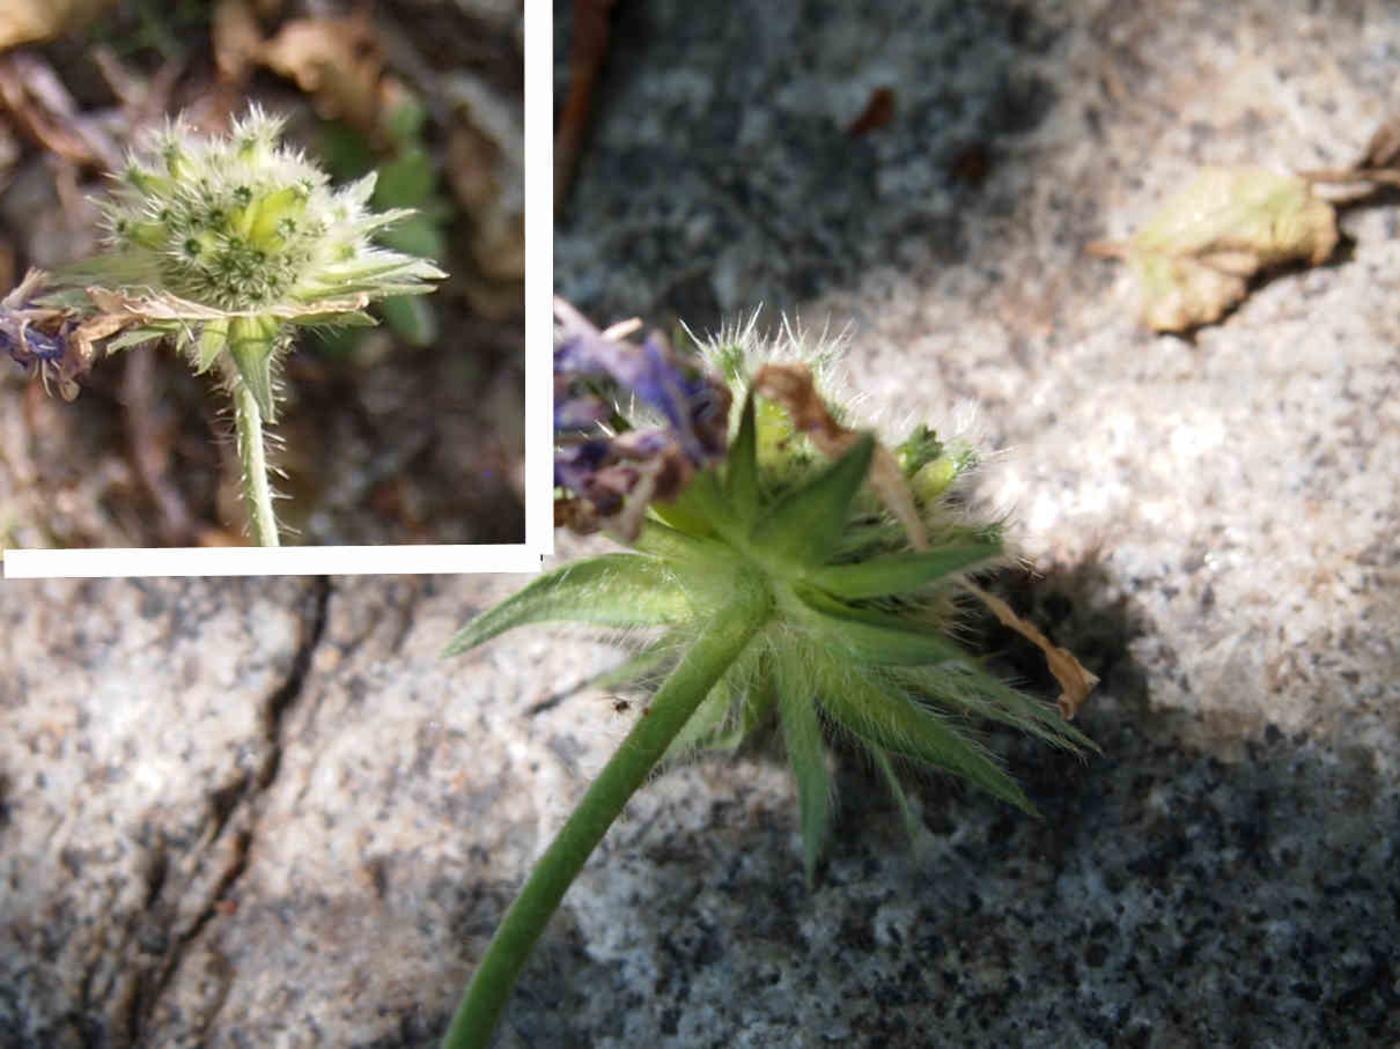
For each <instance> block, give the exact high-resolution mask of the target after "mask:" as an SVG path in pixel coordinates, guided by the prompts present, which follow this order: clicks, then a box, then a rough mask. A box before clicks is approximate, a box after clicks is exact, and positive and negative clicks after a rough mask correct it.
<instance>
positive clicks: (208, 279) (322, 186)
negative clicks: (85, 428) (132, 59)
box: [55, 109, 444, 544]
mask: <svg viewBox="0 0 1400 1049" xmlns="http://www.w3.org/2000/svg"><path fill="white" fill-rule="evenodd" d="M281 130H282V123H281V121H280V120H277V119H274V118H271V117H268V116H266V115H264V114H263V113H262V112H261V111H259V110H257V109H253V110H252V111H250V112H249V114H248V115H247V116H246V117H245V118H243V119H242V120H240V121H238V122H237V123H236V124H235V125H234V127H233V129H232V130H231V131H230V133H229V134H228V135H225V136H215V137H201V136H198V135H195V134H194V133H192V132H191V131H190V130H189V129H188V128H186V127H185V126H183V125H182V124H180V123H178V122H177V123H174V124H172V125H171V126H169V127H168V128H167V129H165V130H164V131H163V132H161V133H159V134H157V135H155V136H154V137H152V138H151V139H150V141H149V142H148V143H147V144H146V146H145V148H143V149H140V150H138V151H136V152H135V153H133V154H132V155H131V157H130V158H129V159H128V161H127V164H126V166H125V168H124V169H123V170H122V171H121V172H120V173H118V175H117V176H116V188H115V189H114V190H113V192H112V194H111V197H110V199H108V200H106V201H104V202H103V204H102V211H103V216H104V223H105V229H106V238H105V239H106V244H105V247H106V250H105V253H104V254H101V255H99V256H97V257H95V258H93V259H89V260H87V261H85V262H82V263H78V264H76V265H74V266H71V267H69V268H67V269H66V270H63V271H60V272H59V273H57V274H55V284H56V286H57V287H58V288H60V289H64V290H63V291H62V292H61V293H60V294H59V295H58V296H55V300H56V301H57V302H58V303H60V304H63V305H69V306H73V307H75V308H78V309H80V310H89V311H90V310H92V309H94V307H95V308H96V309H98V310H100V311H104V312H109V313H117V314H119V315H121V316H123V317H126V318H128V320H129V322H130V323H129V324H128V326H127V327H126V330H125V331H124V332H123V333H122V334H121V335H120V336H119V337H118V338H115V339H113V340H112V341H111V342H110V343H108V347H107V348H108V350H109V351H110V350H119V349H123V348H125V347H129V346H134V345H138V344H140V343H143V342H150V341H153V340H156V339H160V338H165V337H168V338H170V339H172V340H173V341H174V342H175V344H176V347H177V348H178V349H179V350H180V351H181V352H182V353H183V354H185V355H186V356H187V357H188V358H189V360H190V362H191V364H192V365H193V366H194V368H195V370H196V371H198V372H200V373H204V372H208V371H211V370H214V371H216V373H217V374H219V375H220V376H221V377H222V378H224V379H225V380H226V381H227V382H228V384H229V386H230V392H231V394H232V396H233V399H234V405H235V411H236V412H237V413H238V415H239V430H238V432H239V443H240V450H241V452H242V456H243V459H244V462H245V467H246V466H247V465H248V464H250V463H254V462H256V463H262V462H263V461H264V457H263V454H262V450H261V447H257V448H253V447H250V444H252V443H257V444H260V442H261V440H262V425H263V424H264V423H270V422H274V421H275V419H276V409H277V398H276V382H275V378H276V375H277V371H278V366H279V364H280V360H281V357H282V355H283V354H284V352H285V351H286V350H287V348H288V347H289V345H290V343H291V341H292V337H293V334H294V332H295V331H296V329H297V328H300V327H314V326H345V325H359V324H371V323H373V321H372V320H371V318H370V317H369V316H368V315H367V314H366V313H365V312H364V309H365V307H366V306H367V305H368V304H369V303H370V302H371V301H373V300H377V299H382V298H384V297H386V296H397V295H416V294H422V293H426V292H429V291H432V290H433V285H432V284H431V283H430V282H432V281H434V280H437V279H439V278H441V277H442V276H444V274H443V273H442V272H441V271H440V270H439V269H438V268H437V267H436V266H434V265H433V264H432V263H431V262H428V261H426V260H424V259H420V258H415V257H413V256H411V255H404V254H400V253H399V252H395V251H389V250H386V249H385V248H382V247H377V246H376V245H375V244H374V242H373V238H374V236H375V234H376V232H378V231H382V230H383V229H384V228H385V227H387V226H389V225H390V224H392V223H395V222H397V221H399V220H401V219H403V218H406V217H407V216H409V215H411V214H412V212H410V211H405V210H392V211H384V212H378V213H376V212H372V211H370V210H369V208H368V206H367V204H368V202H369V199H370V196H371V195H372V194H373V192H374V185H375V176H374V175H372V174H371V175H369V176H367V177H365V178H363V179H360V180H359V181H357V182H354V183H352V184H350V185H348V186H344V187H341V188H336V187H333V186H331V184H330V180H329V178H328V176H327V175H326V174H325V173H324V172H323V171H322V170H321V169H320V168H319V167H317V165H316V164H315V163H313V162H312V161H311V160H309V159H307V158H306V157H305V156H303V155H302V154H301V153H300V152H298V151H297V150H295V149H293V148H291V147H288V146H286V145H283V144H282V143H281V141H280V135H281ZM245 406H246V408H245ZM248 411H256V413H257V416H258V417H257V418H256V419H249V418H246V417H245V416H246V413H247V412H248ZM246 473H247V469H245V475H246ZM245 480H246V477H245ZM258 487H260V488H261V489H263V491H264V494H260V493H259V492H257V491H254V490H253V489H254V488H258ZM266 488H267V485H266V478H265V477H264V478H263V479H262V481H261V482H260V484H259V485H253V486H246V485H245V495H247V497H248V501H249V503H250V510H251V514H252V517H253V531H254V535H255V537H256V538H257V539H258V540H259V542H262V543H265V544H266V543H275V542H276V538H277V536H276V530H275V528H274V529H273V531H272V532H271V534H268V533H267V528H266V525H267V523H268V522H271V521H272V517H271V506H270V503H266V502H264V503H259V502H258V500H259V499H263V498H270V494H266Z"/></svg>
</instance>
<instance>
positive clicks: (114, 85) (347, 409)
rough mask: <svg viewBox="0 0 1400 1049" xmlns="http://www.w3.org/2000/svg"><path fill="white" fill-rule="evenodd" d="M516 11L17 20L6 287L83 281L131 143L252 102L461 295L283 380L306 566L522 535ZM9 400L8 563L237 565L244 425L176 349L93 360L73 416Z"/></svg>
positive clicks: (332, 7)
mask: <svg viewBox="0 0 1400 1049" xmlns="http://www.w3.org/2000/svg"><path fill="white" fill-rule="evenodd" d="M522 55H523V39H522V5H521V3H520V0H384V2H380V3H374V4H364V3H334V2H325V0H165V2H161V0H6V2H5V3H4V4H3V5H0V286H3V288H4V289H8V288H10V287H11V286H13V284H14V283H15V282H16V281H17V280H18V279H19V277H20V276H22V274H23V273H24V271H25V270H26V269H27V268H28V267H30V266H39V267H53V266H58V265H62V264H63V263H65V262H68V261H71V260H73V259H76V258H81V257H83V256H84V255H86V254H88V253H90V252H91V251H92V249H93V248H94V246H95V245H96V242H97V238H98V235H99V230H98V227H97V224H96V218H97V212H96V209H95V208H94V207H93V204H92V199H93V198H94V197H97V196H100V194H101V193H102V191H103V181H104V179H105V177H106V175H107V174H108V173H109V172H110V171H111V170H112V169H113V168H114V167H115V166H116V165H117V164H119V163H120V162H121V158H122V155H123V153H124V152H125V150H126V149H127V148H128V146H129V145H130V143H131V142H132V141H133V140H134V139H135V138H136V137H137V136H139V135H141V134H142V133H143V132H144V131H145V130H147V129H148V128H151V127H155V126H159V125H160V124H161V123H162V122H163V121H165V120H166V119H167V118H169V117H171V116H173V115H175V114H177V113H182V114H184V115H185V117H186V119H188V120H189V121H191V122H192V123H194V124H195V125H196V126H198V127H200V128H205V129H208V130H211V131H218V130H221V129H223V128H224V127H226V126H227V124H228V122H229V121H230V120H231V119H232V118H233V117H235V116H237V115H238V114H239V113H241V112H242V111H243V110H244V109H245V108H246V107H247V105H248V104H249V103H250V102H256V103H258V104H260V105H262V106H264V107H265V108H266V109H268V110H270V111H272V112H275V113H278V114H280V115H283V116H285V117H286V118H287V120H288V133H289V137H290V138H291V139H292V140H293V141H295V142H296V143H297V144H298V145H299V146H301V147H302V148H304V149H306V150H307V151H308V152H310V153H311V154H312V155H314V156H315V157H316V158H317V159H318V160H319V161H320V162H321V163H322V165H323V166H325V167H326V168H327V170H329V171H330V172H331V174H332V177H333V178H334V179H335V180H336V181H338V182H339V181H346V180H349V179H352V178H356V177H359V176H362V175H364V174H367V173H369V172H370V171H375V172H377V174H378V185H377V188H376V192H375V196H374V200H373V204H374V206H375V207H376V208H379V209H383V208H391V207H393V208H397V207H407V208H413V209H415V210H416V212H417V214H416V215H414V216H413V217H412V218H411V219H409V220H407V221H405V222H403V223H402V224H400V225H399V226H397V227H395V228H393V229H391V230H389V231H388V232H387V233H386V234H385V235H384V237H383V238H382V239H383V241H384V242H385V243H386V244H387V245H388V246H391V247H394V248H396V249H398V250H400V251H405V252H410V253H413V254H417V255H421V256H424V257H427V258H432V259H435V260H437V261H438V262H439V264H440V265H441V266H442V267H443V268H444V269H445V270H447V271H448V273H449V274H450V278H449V280H448V281H447V282H445V284H444V286H443V288H442V290H441V291H440V292H439V293H438V294H436V295H434V296H431V297H429V298H426V299H417V300H414V299H396V300H390V301H388V302H386V303H384V304H382V306H381V307H380V308H379V315H380V317H381V319H382V321H383V324H382V325H381V326H380V327H378V328H375V329H368V330H365V329H359V330H345V331H338V332H332V333H330V334H329V335H327V336H324V337H321V338H317V339H307V340H304V341H303V343H302V344H300V345H299V346H298V347H297V352H295V353H294V354H293V355H292V356H291V357H290V358H289V360H288V364H287V368H286V372H285V374H284V376H283V381H284V383H285V386H286V395H287V404H288V411H287V413H286V416H285V418H284V421H283V423H282V425H280V426H279V428H278V435H279V436H280V438H281V449H280V452H279V453H278V456H277V462H278V466H279V467H280V469H281V470H282V472H283V474H284V479H283V481H282V483H281V485H280V487H281V489H282V490H283V491H284V492H285V493H286V494H287V496H288V499H287V501H286V503H284V504H283V506H282V508H281V512H282V514H283V516H284V517H285V519H286V520H287V521H288V522H289V523H290V524H291V526H292V527H293V528H294V529H295V532H296V534H295V535H294V537H293V541H294V542H303V543H315V544H331V543H356V544H359V543H370V544H373V543H395V542H471V541H499V542H508V541H518V540H519V539H520V538H521V537H522V534H523V497H522V490H521V484H522V479H523V436H522V426H523V407H524V403H523V402H524V387H523V347H522V339H523V321H522V299H523V279H524V246H523V230H524V221H523V211H524V208H523V185H522V151H523V130H522V115H521V101H522V85H523V59H522ZM24 380H25V377H24V375H23V374H22V373H21V372H20V369H18V368H17V367H16V368H6V369H5V370H4V372H3V377H0V399H3V400H4V401H6V402H13V406H14V407H16V408H17V409H18V410H17V411H15V412H5V414H6V415H7V416H8V417H9V418H10V422H9V423H8V424H7V427H8V432H7V433H6V434H4V435H3V436H0V440H3V444H4V446H5V449H6V450H5V452H4V454H3V455H0V530H2V531H3V536H0V541H3V543H4V545H18V546H31V547H33V546H64V547H71V546H151V545H207V544H230V543H242V542H244V541H245V539H244V537H243V535H242V534H241V529H240V526H239V523H238V522H239V521H240V520H241V514H240V511H239V508H238V505H237V496H236V492H235V486H234V484H233V478H234V476H235V473H234V469H235V467H234V456H233V448H232V442H231V440H230V438H229V432H230V426H229V421H228V420H227V419H226V418H224V417H222V416H221V415H220V414H219V413H218V411H217V409H216V408H215V407H213V406H212V405H213V403H215V402H217V399H210V398H205V397H203V396H202V394H203V393H204V392H205V391H203V390H202V389H201V388H200V386H199V382H200V380H195V379H193V378H192V377H191V376H189V375H187V374H186V373H185V370H184V366H183V364H182V362H180V361H178V360H176V359H175V358H174V355H173V354H171V353H169V352H168V351H165V350H161V349H156V350H154V351H150V350H145V351H133V352H132V353H130V354H122V355H120V356H118V357H114V358H110V359H107V360H99V361H98V362H97V363H96V365H95V366H94V368H93V370H92V371H91V373H90V374H89V375H87V376H86V377H85V378H84V380H83V394H82V396H80V397H79V399H78V400H77V401H76V402H75V403H74V404H72V405H61V404H52V403H48V402H47V401H45V400H44V399H43V398H42V396H37V395H36V394H35V391H34V389H32V388H30V387H29V385H28V384H26V382H25V381H24Z"/></svg>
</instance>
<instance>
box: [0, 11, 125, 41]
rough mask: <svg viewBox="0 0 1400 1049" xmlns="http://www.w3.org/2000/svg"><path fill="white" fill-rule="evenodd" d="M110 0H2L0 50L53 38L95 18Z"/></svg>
mask: <svg viewBox="0 0 1400 1049" xmlns="http://www.w3.org/2000/svg"><path fill="white" fill-rule="evenodd" d="M113 2H114V0H4V3H0V51H4V50H6V49H7V48H11V47H19V46H20V45H21V44H38V43H43V42H44V41H46V40H53V39H55V38H56V37H60V36H62V35H63V34H64V33H67V32H69V31H70V30H73V29H77V28H79V27H81V26H82V25H84V24H85V23H87V22H88V21H89V20H90V19H92V18H94V17H96V16H97V15H98V14H99V13H100V12H101V11H102V9H103V8H105V7H111V6H112V4H113Z"/></svg>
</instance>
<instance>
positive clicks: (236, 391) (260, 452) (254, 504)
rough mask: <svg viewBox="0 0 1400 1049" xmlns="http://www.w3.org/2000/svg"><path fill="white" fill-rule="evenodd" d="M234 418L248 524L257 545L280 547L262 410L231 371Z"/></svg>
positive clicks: (242, 382) (245, 386)
mask: <svg viewBox="0 0 1400 1049" xmlns="http://www.w3.org/2000/svg"><path fill="white" fill-rule="evenodd" d="M230 372H232V374H230V376H229V389H230V392H231V393H232V394H233V417H234V419H235V420H236V421H237V426H238V458H239V459H240V460H241V461H242V463H243V500H244V502H246V503H247V504H248V525H249V528H250V529H251V531H252V534H253V542H254V543H256V544H257V545H258V546H277V545H278V541H277V515H276V514H275V513H274V512H273V509H272V485H271V484H270V483H269V482H268V479H267V449H266V447H265V444H264V440H263V418H262V410H261V409H260V408H258V401H257V398H256V397H254V396H253V391H252V390H251V389H249V387H248V384H247V383H245V382H244V381H243V379H242V378H241V377H240V376H239V375H238V373H237V372H236V371H233V369H230Z"/></svg>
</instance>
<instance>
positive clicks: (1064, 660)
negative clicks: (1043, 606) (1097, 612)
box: [963, 583, 1099, 721]
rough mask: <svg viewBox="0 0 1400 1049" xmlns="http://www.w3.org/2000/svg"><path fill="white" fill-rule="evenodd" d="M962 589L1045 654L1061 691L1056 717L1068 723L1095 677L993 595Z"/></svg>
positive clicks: (965, 585)
mask: <svg viewBox="0 0 1400 1049" xmlns="http://www.w3.org/2000/svg"><path fill="white" fill-rule="evenodd" d="M963 589H965V590H966V591H967V592H968V593H970V594H972V595H973V596H974V597H976V598H977V599H978V600H979V601H981V602H982V603H983V604H984V605H986V606H987V608H988V609H989V610H990V611H991V613H992V615H994V616H996V617H997V619H998V620H999V621H1000V622H1001V624H1002V625H1003V626H1006V627H1010V628H1011V629H1012V630H1014V631H1016V633H1018V634H1020V635H1021V636H1022V637H1024V638H1025V639H1026V640H1027V641H1029V642H1030V643H1031V644H1033V645H1035V646H1036V647H1037V648H1038V649H1040V651H1041V652H1043V653H1044V654H1045V664H1046V666H1048V667H1049V668H1050V673H1051V674H1053V675H1055V680H1056V681H1058V682H1059V683H1060V689H1061V691H1060V698H1059V701H1058V704H1057V705H1058V706H1059V708H1060V714H1061V715H1062V716H1063V717H1064V719H1065V720H1066V721H1072V720H1073V719H1074V715H1075V714H1077V713H1078V712H1079V708H1080V707H1081V706H1083V705H1084V701H1085V700H1086V699H1088V698H1089V693H1090V692H1092V691H1094V686H1096V685H1097V684H1098V683H1099V679H1098V676H1097V675H1096V674H1094V673H1092V672H1091V671H1089V670H1086V669H1085V668H1084V666H1083V665H1082V664H1081V663H1080V662H1079V660H1077V659H1075V658H1074V653H1072V652H1071V651H1070V650H1069V649H1067V648H1060V647H1059V646H1058V645H1056V644H1054V643H1053V642H1052V641H1051V640H1050V639H1049V638H1048V637H1046V636H1045V635H1044V634H1042V633H1041V632H1040V631H1039V630H1037V629H1036V628H1035V626H1034V624H1032V623H1029V622H1027V621H1026V620H1024V619H1022V618H1021V617H1020V616H1018V615H1017V614H1016V613H1015V612H1014V611H1012V609H1011V606H1010V605H1008V604H1007V603H1006V602H1005V601H1003V600H1002V599H1001V598H999V597H997V596H996V595H995V594H989V593H987V591H985V590H983V589H982V588H981V587H979V586H976V585H975V584H973V583H963Z"/></svg>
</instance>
